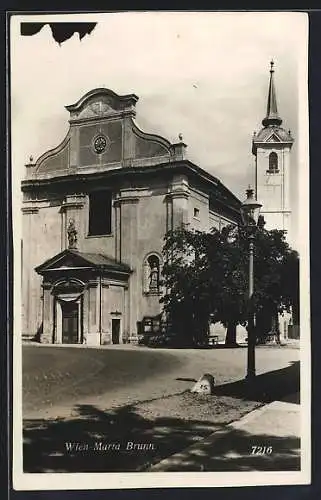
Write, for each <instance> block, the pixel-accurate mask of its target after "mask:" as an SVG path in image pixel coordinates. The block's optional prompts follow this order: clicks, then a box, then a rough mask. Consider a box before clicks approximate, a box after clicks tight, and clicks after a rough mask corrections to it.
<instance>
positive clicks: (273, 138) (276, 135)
mask: <svg viewBox="0 0 321 500" xmlns="http://www.w3.org/2000/svg"><path fill="white" fill-rule="evenodd" d="M270 64H271V69H270V82H269V91H268V98H267V105H266V116H265V118H264V119H263V120H262V125H263V128H262V129H261V130H260V131H259V132H258V133H255V132H254V135H253V143H252V153H253V154H254V155H255V154H256V149H257V146H258V144H260V143H269V142H271V143H274V144H278V143H286V144H289V145H292V143H293V142H294V139H293V137H292V135H291V132H290V130H288V131H286V130H285V129H284V128H282V127H281V124H282V118H280V116H279V113H278V107H277V99H276V90H275V85H274V69H273V66H274V62H273V61H271V63H270Z"/></svg>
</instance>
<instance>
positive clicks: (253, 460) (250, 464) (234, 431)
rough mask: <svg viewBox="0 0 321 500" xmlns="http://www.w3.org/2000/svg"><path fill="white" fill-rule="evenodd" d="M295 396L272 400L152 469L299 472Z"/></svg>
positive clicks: (157, 470)
mask: <svg viewBox="0 0 321 500" xmlns="http://www.w3.org/2000/svg"><path fill="white" fill-rule="evenodd" d="M295 401H297V395H293V396H291V397H288V398H286V400H284V401H274V402H273V403H270V404H268V405H265V406H262V407H261V408H259V409H257V410H254V411H252V412H250V413H248V414H247V415H245V416H244V417H243V418H241V419H240V420H238V421H236V422H233V423H231V424H229V425H227V426H226V427H225V428H224V429H222V430H219V431H217V432H214V433H213V434H211V435H210V436H209V437H207V438H206V439H204V440H202V441H199V442H198V443H196V444H193V445H192V446H190V447H188V448H186V449H185V450H184V451H182V452H181V453H176V454H174V455H172V456H171V457H169V458H167V459H165V460H162V461H161V462H159V463H158V464H156V465H154V466H152V467H151V468H150V469H149V470H150V471H151V472H167V471H253V470H257V471H268V470H269V471H276V470H279V471H280V470H281V471H282V470H283V471H290V470H300V408H301V407H300V405H299V404H297V403H296V402H295Z"/></svg>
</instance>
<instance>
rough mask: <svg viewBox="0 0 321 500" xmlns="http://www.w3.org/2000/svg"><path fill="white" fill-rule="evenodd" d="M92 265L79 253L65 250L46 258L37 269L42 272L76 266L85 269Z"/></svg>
mask: <svg viewBox="0 0 321 500" xmlns="http://www.w3.org/2000/svg"><path fill="white" fill-rule="evenodd" d="M92 267H94V266H93V264H92V263H91V262H89V261H88V260H87V259H85V258H83V257H82V256H80V255H78V254H77V253H76V252H75V251H70V250H64V251H63V252H60V253H59V254H57V255H55V256H54V257H52V258H51V259H48V260H46V261H45V262H44V263H43V264H41V265H40V266H38V267H37V268H36V271H37V272H39V273H40V274H42V273H44V272H48V271H58V270H61V271H63V270H68V269H75V268H78V269H83V268H92Z"/></svg>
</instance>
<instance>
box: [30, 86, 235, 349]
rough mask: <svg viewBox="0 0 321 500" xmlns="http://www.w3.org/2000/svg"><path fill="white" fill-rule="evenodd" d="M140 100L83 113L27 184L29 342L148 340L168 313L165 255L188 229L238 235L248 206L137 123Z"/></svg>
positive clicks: (181, 150)
mask: <svg viewBox="0 0 321 500" xmlns="http://www.w3.org/2000/svg"><path fill="white" fill-rule="evenodd" d="M137 100H138V97H137V96H136V95H135V94H130V95H125V96H119V95H117V94H115V93H114V92H113V91H111V90H108V89H106V88H98V89H94V90H92V91H90V92H88V93H87V94H86V95H84V96H83V97H82V98H81V99H79V101H78V102H77V103H75V104H73V105H70V106H66V109H67V110H68V112H69V113H70V118H69V124H70V127H69V130H68V133H67V135H66V137H65V139H64V140H63V141H62V143H61V144H60V145H59V146H57V147H56V148H54V149H52V150H50V151H47V152H45V153H44V154H43V155H42V156H41V157H40V158H38V159H37V161H35V162H33V161H30V162H29V164H27V165H26V176H25V179H24V180H23V181H22V191H23V207H22V217H23V224H22V227H23V237H22V247H21V254H22V325H23V338H24V339H33V338H36V339H38V340H39V341H40V342H43V343H57V344H60V343H62V344H73V343H78V344H87V345H97V346H98V345H103V344H111V343H115V344H117V343H125V342H130V341H133V340H136V339H137V336H138V334H139V331H140V328H141V325H142V323H143V322H144V319H145V318H156V317H158V315H159V314H160V313H161V304H160V303H159V298H160V296H161V295H162V289H161V284H160V275H161V269H162V265H163V256H162V247H163V243H164V240H163V238H164V235H165V234H166V232H167V231H169V230H171V229H174V228H175V227H178V226H179V225H181V224H188V225H189V227H190V228H195V229H199V230H205V231H208V230H210V229H211V227H213V226H215V227H217V228H221V227H223V226H224V225H226V224H229V223H235V224H237V223H238V222H239V220H240V211H239V207H240V201H239V200H238V199H237V197H236V196H234V195H233V194H232V193H231V192H230V191H229V190H228V189H227V188H226V187H225V186H224V185H223V184H222V183H221V182H220V181H219V180H218V179H217V178H215V177H214V176H212V175H210V174H209V173H207V172H206V171H205V170H203V169H202V168H200V167H199V166H197V165H195V164H194V163H192V162H190V161H189V160H187V159H186V155H185V150H186V145H185V144H184V143H183V142H182V141H180V142H178V143H174V144H173V143H170V142H169V141H168V140H166V139H165V138H163V137H160V136H158V135H154V134H148V133H145V132H143V131H141V130H140V129H139V127H138V126H137V124H136V122H135V115H136V111H135V106H136V102H137Z"/></svg>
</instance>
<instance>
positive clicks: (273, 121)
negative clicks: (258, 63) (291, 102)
mask: <svg viewBox="0 0 321 500" xmlns="http://www.w3.org/2000/svg"><path fill="white" fill-rule="evenodd" d="M270 65H271V68H270V84H269V93H268V100H267V106H266V117H265V118H264V120H262V125H263V126H264V127H268V126H269V125H277V126H279V125H281V123H282V119H281V118H280V117H279V114H278V107H277V102H276V92H275V86H274V77H273V75H274V69H273V66H274V61H271V62H270Z"/></svg>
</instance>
